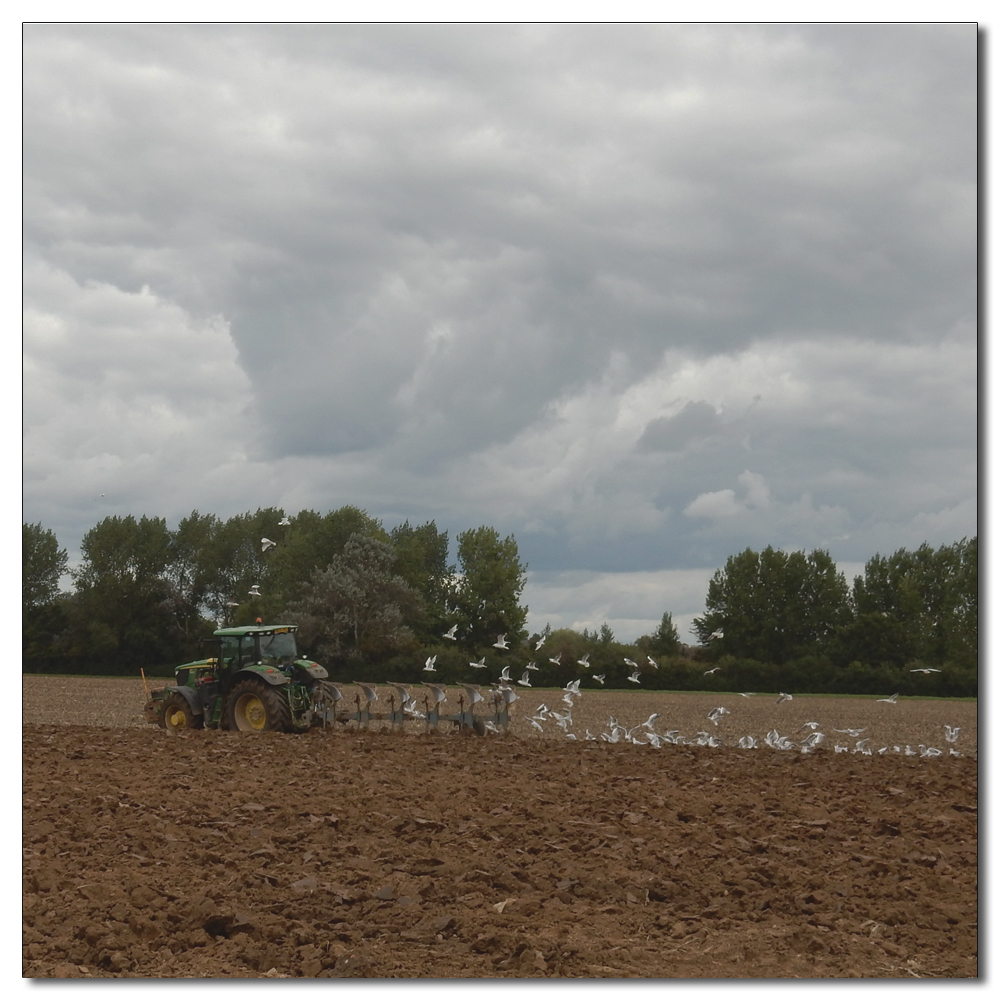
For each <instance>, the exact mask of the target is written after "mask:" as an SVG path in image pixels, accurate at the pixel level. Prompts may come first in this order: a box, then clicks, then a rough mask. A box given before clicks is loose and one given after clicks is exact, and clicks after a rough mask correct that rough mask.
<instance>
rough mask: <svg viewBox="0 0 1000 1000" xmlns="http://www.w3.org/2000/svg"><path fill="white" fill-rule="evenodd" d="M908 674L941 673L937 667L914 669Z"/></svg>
mask: <svg viewBox="0 0 1000 1000" xmlns="http://www.w3.org/2000/svg"><path fill="white" fill-rule="evenodd" d="M910 673H911V674H939V673H941V671H940V670H938V669H937V667H914V668H913V669H912V670H911V671H910Z"/></svg>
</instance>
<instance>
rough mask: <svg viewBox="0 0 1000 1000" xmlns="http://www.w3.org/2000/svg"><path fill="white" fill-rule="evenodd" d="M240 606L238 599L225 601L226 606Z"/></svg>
mask: <svg viewBox="0 0 1000 1000" xmlns="http://www.w3.org/2000/svg"><path fill="white" fill-rule="evenodd" d="M239 606H240V602H239V601H226V607H227V608H238V607H239Z"/></svg>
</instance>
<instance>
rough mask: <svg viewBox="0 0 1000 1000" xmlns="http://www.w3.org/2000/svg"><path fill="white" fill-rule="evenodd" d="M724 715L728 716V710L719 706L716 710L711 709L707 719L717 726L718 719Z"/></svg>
mask: <svg viewBox="0 0 1000 1000" xmlns="http://www.w3.org/2000/svg"><path fill="white" fill-rule="evenodd" d="M724 715H729V709H728V708H723V707H722V706H721V705H720V706H719V707H718V708H713V709H712V711H711V712H709V713H708V717H709V719H710V720H711V721H712V722H713V723H714V724H715V725H716V726H717V725H718V724H719V719H721V718H722V717H723V716H724Z"/></svg>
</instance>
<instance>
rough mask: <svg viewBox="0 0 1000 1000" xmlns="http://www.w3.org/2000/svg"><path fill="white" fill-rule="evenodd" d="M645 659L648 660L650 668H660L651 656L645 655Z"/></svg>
mask: <svg viewBox="0 0 1000 1000" xmlns="http://www.w3.org/2000/svg"><path fill="white" fill-rule="evenodd" d="M646 660H647V661H648V662H649V665H650V666H651V667H652V668H653V669H654V670H659V669H660V665H659V664H658V663H657V662H656V660H654V659H653V658H652V657H651V656H647V657H646Z"/></svg>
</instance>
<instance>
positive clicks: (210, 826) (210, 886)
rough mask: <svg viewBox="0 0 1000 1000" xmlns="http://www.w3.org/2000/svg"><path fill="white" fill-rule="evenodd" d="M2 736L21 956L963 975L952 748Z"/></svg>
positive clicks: (698, 973)
mask: <svg viewBox="0 0 1000 1000" xmlns="http://www.w3.org/2000/svg"><path fill="white" fill-rule="evenodd" d="M720 704H721V702H720ZM791 704H795V703H791ZM779 707H781V708H784V707H786V706H779ZM880 707H885V706H880ZM642 717H643V718H645V716H642ZM664 721H667V720H664ZM946 721H947V720H946ZM707 728H709V729H711V728H712V725H711V723H709V725H708V727H707ZM786 728H787V727H786ZM23 734H24V824H23V830H24V848H25V859H24V907H23V916H24V935H23V945H24V960H23V973H24V975H25V976H29V977H159V978H163V977H223V978H229V977H262V978H264V977H271V978H274V977H334V978H341V977H458V976H473V977H483V976H586V977H625V976H628V977H632V976H636V977H790V976H806V977H847V976H874V977H906V978H910V977H913V976H921V977H924V976H935V977H970V976H976V975H977V957H976V947H977V923H976V921H977V889H976V878H977V870H976V865H977V762H976V759H975V757H974V756H972V755H966V756H962V757H951V756H948V755H944V756H942V757H937V758H930V759H928V758H920V757H907V756H903V755H901V754H887V755H884V756H878V755H875V756H871V757H867V756H864V755H863V754H860V753H857V754H852V753H846V752H845V753H834V752H833V751H832V749H831V748H829V747H826V746H821V747H820V748H819V749H818V750H816V751H814V752H812V753H808V754H803V753H800V752H797V751H796V752H782V751H775V750H771V749H769V748H761V749H759V750H750V751H746V750H742V751H741V750H736V749H732V748H729V747H722V748H714V749H713V748H710V747H694V746H667V747H664V748H662V749H655V748H653V747H650V746H635V745H632V744H627V743H619V744H608V743H605V742H600V741H597V742H584V741H582V740H581V741H567V740H564V739H546V740H538V739H527V738H523V737H517V736H514V735H508V736H506V737H488V738H486V739H480V738H478V737H475V736H470V735H466V734H463V733H459V732H457V731H452V732H442V733H440V734H435V733H432V734H423V733H407V734H402V733H377V732H357V731H345V730H340V731H337V732H322V731H314V732H312V733H309V734H306V735H302V736H294V735H275V734H264V735H260V736H247V735H243V734H237V733H226V732H211V731H192V732H186V733H181V734H167V733H165V732H163V731H161V730H159V729H156V728H153V727H146V728H142V727H138V726H124V727H120V728H111V727H99V726H76V725H59V726H56V725H38V724H31V723H28V724H26V725H25V726H24V730H23Z"/></svg>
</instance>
